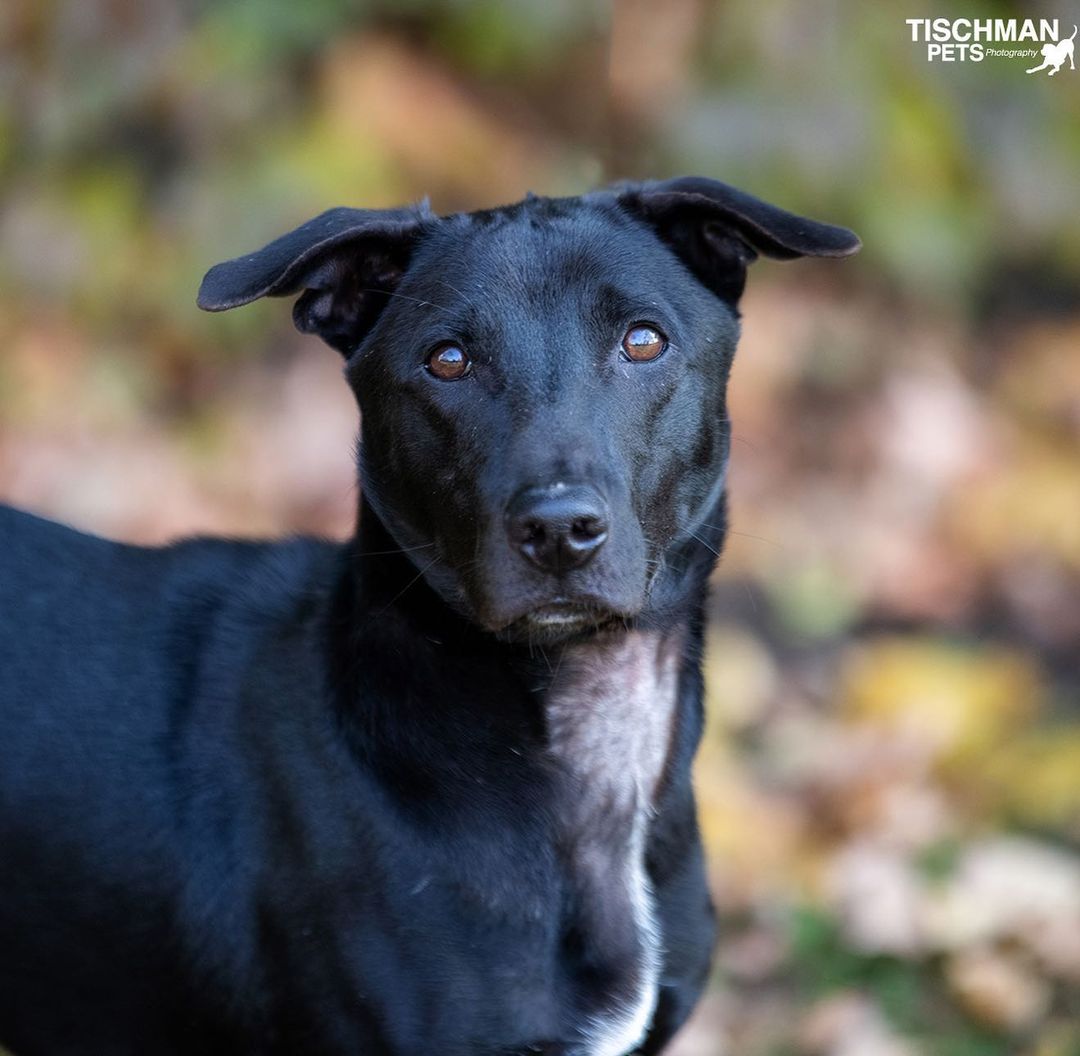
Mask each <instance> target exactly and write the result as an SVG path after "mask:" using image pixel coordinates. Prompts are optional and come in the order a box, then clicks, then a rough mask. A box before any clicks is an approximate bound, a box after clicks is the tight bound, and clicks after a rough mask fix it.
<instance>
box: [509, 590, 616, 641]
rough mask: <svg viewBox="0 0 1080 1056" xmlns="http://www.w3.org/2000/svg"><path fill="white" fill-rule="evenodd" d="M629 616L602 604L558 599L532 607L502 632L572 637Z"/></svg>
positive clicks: (590, 600) (589, 600) (514, 634)
mask: <svg viewBox="0 0 1080 1056" xmlns="http://www.w3.org/2000/svg"><path fill="white" fill-rule="evenodd" d="M628 615H629V614H627V613H622V612H618V611H616V610H615V609H613V608H612V607H611V606H610V605H604V604H603V603H601V602H599V601H594V600H592V599H588V600H580V601H578V600H570V599H567V598H556V599H554V600H552V601H545V602H543V603H542V604H539V605H533V606H532V607H531V608H529V609H527V610H526V611H524V612H521V613H519V614H518V615H517V616H516V617H515V618H514V619H512V620H509V621H508V622H507V623H506V624H504V625H503V627H502V633H504V634H509V635H510V636H511V637H513V636H516V635H517V634H522V635H526V636H529V637H531V636H532V635H534V634H546V635H568V634H569V635H573V634H579V633H582V632H585V631H594V630H600V629H601V628H603V627H605V626H607V625H608V624H611V623H613V622H615V621H619V620H625V619H627V617H628Z"/></svg>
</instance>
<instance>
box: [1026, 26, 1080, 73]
mask: <svg viewBox="0 0 1080 1056" xmlns="http://www.w3.org/2000/svg"><path fill="white" fill-rule="evenodd" d="M1042 57H1043V61H1042V65H1041V66H1032V67H1031V69H1030V70H1028V71H1027V72H1028V73H1038V72H1039V70H1045V69H1047V68H1048V67H1049V68H1050V72H1049V73H1048V74H1047V76H1048V77H1053V76H1054V74H1055V73H1057V72H1058V70H1060V69H1061V67H1062V66H1064V65H1065V60H1066V59H1068V60H1069V69H1070V70H1075V69H1076V61H1075V60H1076V26H1073V31H1072V36H1071V37H1069V39H1068V40H1059V41H1052V40H1049V41H1047V42H1046V43H1045V44H1044V45H1043V46H1042Z"/></svg>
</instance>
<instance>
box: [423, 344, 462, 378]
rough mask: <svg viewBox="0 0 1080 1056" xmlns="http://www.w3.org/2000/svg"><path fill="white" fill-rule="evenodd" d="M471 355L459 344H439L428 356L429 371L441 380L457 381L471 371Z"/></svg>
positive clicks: (427, 366) (427, 365)
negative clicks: (466, 353)
mask: <svg viewBox="0 0 1080 1056" xmlns="http://www.w3.org/2000/svg"><path fill="white" fill-rule="evenodd" d="M471 365H472V364H471V362H470V360H469V357H468V356H467V355H465V353H464V351H463V350H462V349H460V348H459V347H458V346H457V345H449V344H448V345H439V347H438V348H436V349H435V350H434V351H433V352H432V353H431V355H429V356H428V358H427V363H426V364H425V366H426V368H427V372H428V373H429V374H433V375H434V376H435V377H436V378H438V379H439V380H440V381H457V380H458V378H463V377H465V375H466V374H468V373H469V367H470V366H471Z"/></svg>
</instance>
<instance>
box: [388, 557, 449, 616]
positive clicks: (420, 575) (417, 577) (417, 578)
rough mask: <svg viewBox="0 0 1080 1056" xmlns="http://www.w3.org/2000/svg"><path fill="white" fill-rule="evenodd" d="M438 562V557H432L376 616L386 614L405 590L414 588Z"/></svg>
mask: <svg viewBox="0 0 1080 1056" xmlns="http://www.w3.org/2000/svg"><path fill="white" fill-rule="evenodd" d="M438 560H439V559H438V557H433V558H432V559H431V560H430V561H429V562H428V563H427V564H426V565H424V567H423V568H422V569H420V571H419V572H417V573H416V575H415V576H413V578H412V579H410V580H409V582H408V583H406V584H405V586H403V587H402V588H401V590H399V591H398V592H397V593H396V594H395V595H394V596H393V597H392V598H391V599H390V600H389V601H388V602H387V603H386V604H385V605H384V606H383V607H382V608H381V609H380V610H379V613H378V614H379V615H380V616H382V615H384V614H385V613H386V612H387V611H388V610H389V609H390V608H391V607H392V606H393V605H394V604H395V603H396V602H398V601H400V600H401V598H402V596H403V595H404V593H405V592H406V591H407V590H409V589H410V588H411V587H412V586H414V585H415V584H416V583H418V582H419V581H420V580H421V579H422V578H423V576H424V573H426V572H427V570H428V569H429V568H431V567H432V566H433V565H434V564H435V563H436V562H437V561H438Z"/></svg>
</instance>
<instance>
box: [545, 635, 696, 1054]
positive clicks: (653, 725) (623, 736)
mask: <svg viewBox="0 0 1080 1056" xmlns="http://www.w3.org/2000/svg"><path fill="white" fill-rule="evenodd" d="M681 647H682V638H681V634H678V635H672V634H668V635H662V634H660V633H659V632H646V631H628V632H618V633H612V634H611V635H609V636H605V637H604V638H601V639H598V640H595V641H590V642H588V643H584V644H582V645H580V646H578V645H575V646H569V647H568V648H567V651H566V653H565V654H564V656H563V657H562V659H561V661H560V663H559V667H558V670H557V672H556V674H555V678H554V680H553V683H552V686H551V689H550V690H549V691H548V694H547V698H546V701H545V711H546V715H547V721H548V731H549V738H550V742H549V743H550V751H551V753H552V755H553V756H554V757H555V758H556V759H558V761H559V762H560V764H561V765H562V766H563V767H564V768H565V769H566V771H567V772H568V773H569V774H570V775H572V777H573V779H574V782H575V788H574V792H575V794H574V796H573V798H572V802H571V803H570V804H569V806H568V808H567V810H568V816H567V818H566V831H567V835H568V847H569V854H570V855H571V859H572V865H573V868H574V871H575V874H576V876H577V877H578V879H579V882H580V883H581V884H582V885H583V890H584V898H585V900H586V902H588V901H589V900H590V899H592V900H595V904H596V905H597V906H599V907H602V913H603V914H605V915H611V914H614V915H616V916H617V917H618V918H619V920H620V921H621V924H622V925H623V927H622V930H623V932H624V933H625V932H626V930H627V929H626V927H625V925H626V924H627V923H628V924H629V928H630V929H632V930H631V931H630V935H631V939H630V948H632V950H633V952H632V954H630V955H629V957H628V958H625V959H629V960H630V961H632V962H633V963H630V964H624V965H621V966H620V969H621V970H623V971H625V974H626V977H627V979H629V980H630V981H631V984H632V994H631V996H630V997H629V998H628V999H623V1000H620V1001H618V1002H615V1003H613V1004H612V1005H611V1007H609V1008H606V1009H605V1010H603V1011H602V1012H600V1013H598V1014H596V1015H594V1016H592V1017H590V1019H589V1022H588V1023H587V1025H586V1026H585V1028H584V1029H583V1031H582V1043H583V1044H582V1049H581V1053H582V1056H624V1054H625V1053H628V1052H630V1051H631V1050H632V1049H634V1048H635V1047H636V1046H637V1045H638V1044H639V1043H640V1042H641V1040H642V1038H643V1037H644V1036H645V1032H646V1030H647V1028H648V1026H649V1023H650V1021H651V1020H652V1015H653V1011H654V1009H655V1007H656V999H657V992H658V981H659V974H660V960H661V950H660V935H659V928H658V926H657V923H656V919H655V913H654V906H653V896H652V891H651V889H650V886H649V880H648V876H647V875H646V871H645V844H646V838H647V835H648V827H649V821H650V818H651V816H652V811H653V801H654V798H655V795H656V792H657V788H658V785H659V783H660V780H661V778H662V776H663V772H664V767H665V765H666V762H667V757H668V752H669V749H670V744H671V736H672V726H673V721H674V716H675V703H676V697H677V692H678V677H679V667H680V658H681V652H682V648H681Z"/></svg>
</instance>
